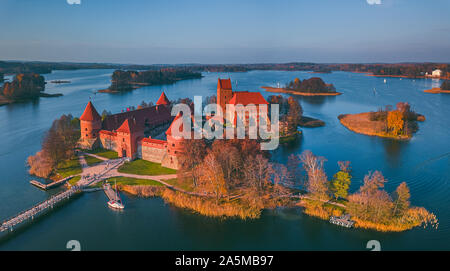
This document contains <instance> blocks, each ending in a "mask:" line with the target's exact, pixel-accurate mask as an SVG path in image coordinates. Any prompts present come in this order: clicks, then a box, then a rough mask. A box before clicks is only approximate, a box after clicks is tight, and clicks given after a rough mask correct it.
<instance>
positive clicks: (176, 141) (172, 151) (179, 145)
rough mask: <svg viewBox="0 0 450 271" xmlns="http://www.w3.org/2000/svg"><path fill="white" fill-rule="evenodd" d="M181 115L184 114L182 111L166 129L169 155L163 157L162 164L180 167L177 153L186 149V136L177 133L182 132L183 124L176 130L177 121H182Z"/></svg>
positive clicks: (175, 167) (169, 166)
mask: <svg viewBox="0 0 450 271" xmlns="http://www.w3.org/2000/svg"><path fill="white" fill-rule="evenodd" d="M181 117H182V114H181V112H180V113H178V115H177V116H176V117H175V119H174V120H173V122H172V124H171V125H170V127H169V129H167V131H166V138H167V155H166V156H165V157H164V158H163V161H162V163H161V165H162V166H164V167H168V168H174V169H178V160H177V155H179V154H180V153H182V152H183V151H184V148H183V140H184V138H182V137H179V136H177V135H181V134H182V131H183V129H184V127H183V124H181V125H180V126H179V131H175V130H174V129H175V128H174V126H175V125H174V123H175V122H177V121H181V120H179V119H180V118H181ZM187 128H188V129H189V127H187Z"/></svg>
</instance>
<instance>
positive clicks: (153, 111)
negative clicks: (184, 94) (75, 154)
mask: <svg viewBox="0 0 450 271" xmlns="http://www.w3.org/2000/svg"><path fill="white" fill-rule="evenodd" d="M217 103H218V104H219V105H221V106H222V108H224V109H225V105H226V104H231V105H237V104H242V105H244V106H245V105H248V104H255V105H256V107H258V105H259V104H268V103H267V101H266V100H265V99H264V98H263V96H262V95H261V93H259V92H248V91H238V92H233V91H232V86H231V80H230V79H219V80H218V83H217ZM191 107H192V105H191ZM192 114H193V112H192ZM180 117H181V115H178V116H176V117H175V119H174V118H173V116H172V115H171V104H170V102H169V99H167V96H166V94H165V93H164V92H163V93H161V96H160V97H159V99H158V101H157V102H156V105H154V106H149V107H144V108H140V109H137V110H132V111H127V112H122V113H118V114H113V115H108V116H106V117H105V118H104V119H103V120H102V117H101V116H100V115H99V114H98V112H97V110H96V109H95V107H94V105H93V104H92V103H91V102H89V103H88V104H87V106H86V109H85V110H84V112H83V114H82V115H81V117H80V127H81V139H80V142H79V146H80V147H81V148H83V149H95V148H104V149H108V150H113V151H116V152H117V154H118V156H119V157H128V158H130V159H136V158H140V159H143V160H147V161H151V162H155V163H161V165H162V166H164V167H168V168H173V169H178V160H177V155H178V154H180V153H182V152H183V147H182V142H183V139H182V138H175V137H173V136H172V126H174V125H173V123H174V120H176V119H178V118H180ZM230 118H232V119H233V122H232V123H234V124H235V123H236V116H235V114H232V115H230ZM180 129H182V128H181V127H180ZM164 130H166V132H165V134H166V140H159V139H154V138H152V135H153V136H155V135H158V134H161V133H162V132H164Z"/></svg>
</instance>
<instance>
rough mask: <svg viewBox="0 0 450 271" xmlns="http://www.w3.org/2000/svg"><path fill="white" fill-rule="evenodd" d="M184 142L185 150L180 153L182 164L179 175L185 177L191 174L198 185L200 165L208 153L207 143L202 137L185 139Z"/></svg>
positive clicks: (179, 158)
mask: <svg viewBox="0 0 450 271" xmlns="http://www.w3.org/2000/svg"><path fill="white" fill-rule="evenodd" d="M182 144H183V149H184V152H181V153H180V154H179V155H178V163H179V164H180V170H179V171H178V177H179V178H182V179H184V178H185V177H186V176H190V177H191V178H192V182H193V185H194V187H196V186H197V183H198V180H199V177H200V169H199V165H200V164H201V163H202V162H203V159H204V157H205V156H206V154H207V148H206V144H205V142H204V141H203V140H200V139H185V140H183V143H182Z"/></svg>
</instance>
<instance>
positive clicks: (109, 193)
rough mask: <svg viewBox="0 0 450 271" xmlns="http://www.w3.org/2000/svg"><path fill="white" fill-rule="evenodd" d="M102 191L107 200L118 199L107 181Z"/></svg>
mask: <svg viewBox="0 0 450 271" xmlns="http://www.w3.org/2000/svg"><path fill="white" fill-rule="evenodd" d="M103 191H105V194H106V196H107V197H108V199H109V200H114V201H120V198H119V197H118V196H117V194H116V192H115V191H114V190H113V189H112V187H111V185H110V184H109V183H106V184H104V185H103Z"/></svg>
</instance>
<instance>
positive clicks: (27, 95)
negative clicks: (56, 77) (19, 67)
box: [0, 73, 62, 105]
mask: <svg viewBox="0 0 450 271" xmlns="http://www.w3.org/2000/svg"><path fill="white" fill-rule="evenodd" d="M44 90H45V80H44V77H43V76H41V75H39V74H36V73H20V74H17V75H16V76H15V77H14V79H13V81H12V82H6V83H4V84H3V87H2V88H1V93H0V105H5V104H10V103H15V102H22V101H28V100H33V99H37V98H39V97H57V96H61V95H62V94H47V93H44Z"/></svg>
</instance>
